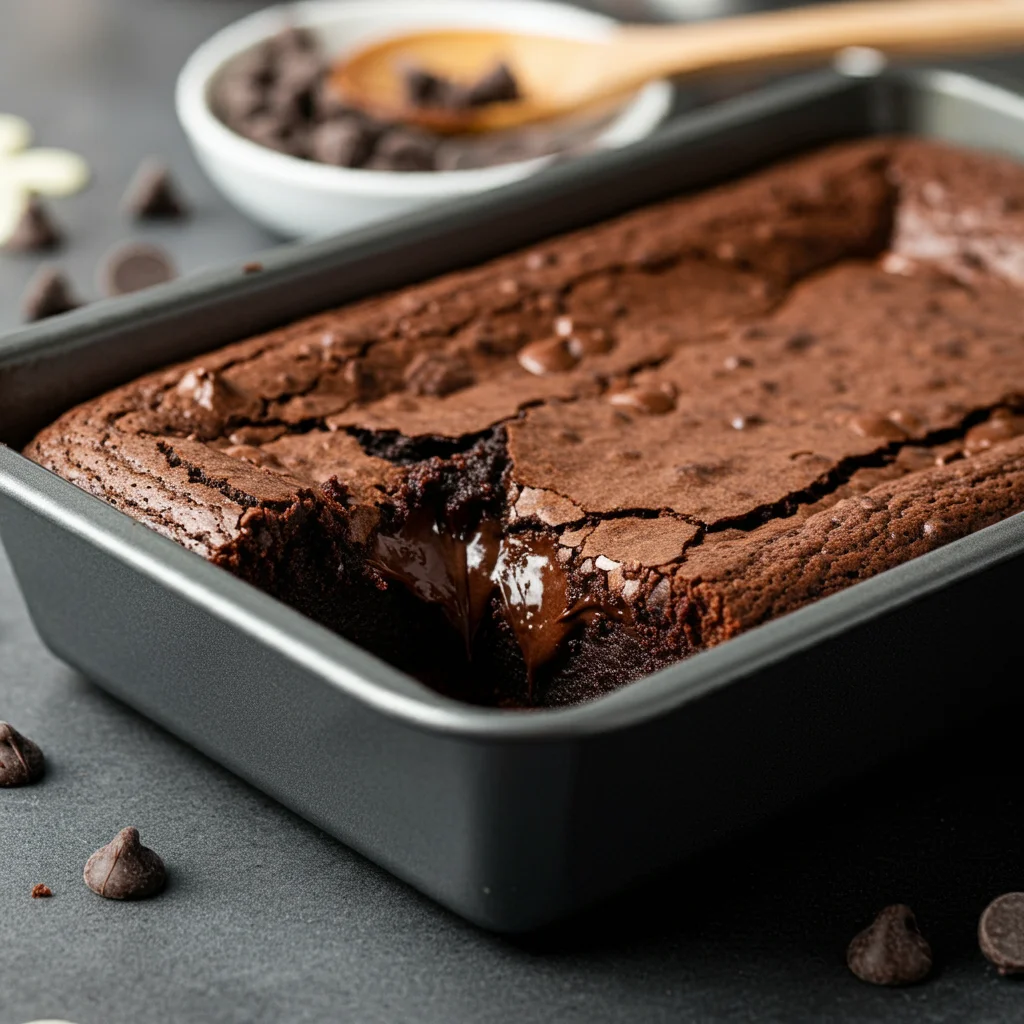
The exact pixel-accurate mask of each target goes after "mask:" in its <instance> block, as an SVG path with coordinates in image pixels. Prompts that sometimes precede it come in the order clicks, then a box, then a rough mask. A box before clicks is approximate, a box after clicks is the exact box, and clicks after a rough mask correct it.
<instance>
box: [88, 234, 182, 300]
mask: <svg viewBox="0 0 1024 1024" xmlns="http://www.w3.org/2000/svg"><path fill="white" fill-rule="evenodd" d="M100 277H101V281H102V285H101V287H102V290H103V291H104V292H106V294H107V295H127V294H129V293H130V292H138V291H142V290H143V289H144V288H152V287H153V285H157V284H164V283H165V282H166V281H171V280H173V279H174V278H175V277H177V271H175V269H174V264H173V263H172V262H171V258H170V256H169V255H168V254H167V253H166V252H164V250H163V249H161V248H159V247H158V246H155V245H149V244H145V243H142V242H129V243H128V244H126V245H121V246H119V247H118V248H116V249H114V251H113V252H111V253H109V254H108V255H107V257H106V258H105V259H104V261H103V265H102V268H101V273H100Z"/></svg>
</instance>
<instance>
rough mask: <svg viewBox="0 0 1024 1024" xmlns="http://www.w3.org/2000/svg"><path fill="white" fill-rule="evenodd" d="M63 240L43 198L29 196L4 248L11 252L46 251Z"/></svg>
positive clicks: (55, 246) (54, 247)
mask: <svg viewBox="0 0 1024 1024" xmlns="http://www.w3.org/2000/svg"><path fill="white" fill-rule="evenodd" d="M61 241H62V235H61V233H60V231H59V230H58V229H57V226H56V224H54V222H53V218H52V217H51V216H50V214H49V212H48V211H47V209H46V207H45V206H44V205H43V202H42V200H41V199H40V198H39V197H38V196H29V199H28V202H27V203H26V204H25V209H24V210H23V211H22V214H21V219H20V220H19V221H18V223H17V224H16V225H15V228H14V231H12V232H11V235H10V237H9V238H8V239H7V241H6V242H5V243H4V248H5V249H7V250H9V251H10V252H45V251H46V250H47V249H56V248H57V246H58V245H60V243H61Z"/></svg>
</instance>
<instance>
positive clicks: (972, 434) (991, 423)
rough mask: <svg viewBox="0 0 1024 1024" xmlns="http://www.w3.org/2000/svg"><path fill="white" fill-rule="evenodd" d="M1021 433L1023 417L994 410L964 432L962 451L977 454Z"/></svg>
mask: <svg viewBox="0 0 1024 1024" xmlns="http://www.w3.org/2000/svg"><path fill="white" fill-rule="evenodd" d="M1021 434H1024V417H1022V416H1014V415H1012V414H1010V413H1007V412H1004V411H1003V410H996V412H994V413H993V414H992V416H991V417H990V418H989V419H988V420H986V421H985V422H984V423H979V424H978V425H977V426H975V427H971V429H970V430H968V431H967V433H966V434H964V451H965V452H966V453H967V454H968V455H977V454H978V452H983V451H986V450H987V449H989V448H991V447H992V446H993V445H997V444H1001V443H1003V442H1004V441H1011V440H1013V438H1015V437H1019V436H1020V435H1021Z"/></svg>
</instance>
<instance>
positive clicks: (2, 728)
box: [0, 722, 44, 786]
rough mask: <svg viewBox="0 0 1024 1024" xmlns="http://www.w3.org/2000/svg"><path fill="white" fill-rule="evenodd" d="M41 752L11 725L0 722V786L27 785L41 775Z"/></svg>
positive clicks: (36, 780)
mask: <svg viewBox="0 0 1024 1024" xmlns="http://www.w3.org/2000/svg"><path fill="white" fill-rule="evenodd" d="M43 767H44V766H43V752H42V751H41V750H40V749H39V747H37V746H36V745H35V744H34V743H33V742H32V741H31V740H30V739H28V737H26V736H22V735H21V733H20V732H18V730H17V729H15V728H14V726H13V725H8V723H7V722H0V786H27V785H28V784H29V783H32V782H38V781H39V780H40V779H41V778H42V777H43Z"/></svg>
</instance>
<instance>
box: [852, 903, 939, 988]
mask: <svg viewBox="0 0 1024 1024" xmlns="http://www.w3.org/2000/svg"><path fill="white" fill-rule="evenodd" d="M846 963H847V966H848V967H849V968H850V970H851V971H852V972H853V973H854V974H855V975H857V977H858V978H860V980H861V981H866V982H868V984H870V985H912V984H914V982H917V981H922V980H924V978H925V977H927V975H928V972H929V971H930V970H931V969H932V949H931V946H929V945H928V941H927V940H926V939H925V938H924V936H923V935H922V934H921V933H920V932H919V931H918V929H917V920H916V918H915V917H914V912H913V911H912V910H911V909H910V907H908V906H906V905H904V904H902V903H895V904H893V905H892V906H889V907H886V908H885V909H884V910H883V911H881V912H880V913H879V915H878V916H877V917H876V918H875V919H874V921H873V922H872V923H871V924H870V925H869V926H868V927H867V928H865V929H864V931H862V932H861V933H860V934H859V935H856V936H854V939H853V941H852V942H851V943H850V946H849V948H848V949H847V951H846Z"/></svg>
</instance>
